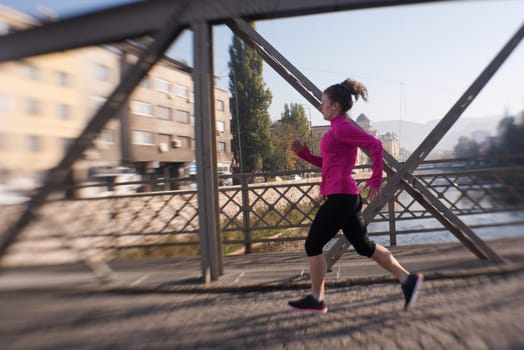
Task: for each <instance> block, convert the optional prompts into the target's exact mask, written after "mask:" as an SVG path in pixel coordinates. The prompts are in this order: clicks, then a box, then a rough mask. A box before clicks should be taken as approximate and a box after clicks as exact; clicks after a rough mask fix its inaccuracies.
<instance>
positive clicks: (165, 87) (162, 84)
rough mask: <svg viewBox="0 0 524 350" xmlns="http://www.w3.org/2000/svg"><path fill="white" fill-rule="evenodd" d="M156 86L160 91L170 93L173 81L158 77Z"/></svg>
mask: <svg viewBox="0 0 524 350" xmlns="http://www.w3.org/2000/svg"><path fill="white" fill-rule="evenodd" d="M155 88H156V89H157V90H158V91H160V92H165V93H166V94H169V93H170V92H171V83H170V82H169V81H167V80H164V79H159V78H156V80H155Z"/></svg>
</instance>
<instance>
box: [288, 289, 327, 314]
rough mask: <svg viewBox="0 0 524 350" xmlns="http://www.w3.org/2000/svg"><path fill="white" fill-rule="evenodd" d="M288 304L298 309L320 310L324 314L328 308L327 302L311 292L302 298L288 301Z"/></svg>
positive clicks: (307, 310)
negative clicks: (319, 299)
mask: <svg viewBox="0 0 524 350" xmlns="http://www.w3.org/2000/svg"><path fill="white" fill-rule="evenodd" d="M288 305H289V307H290V308H292V309H293V310H297V311H306V312H319V313H323V314H324V313H326V312H327V310H328V309H327V306H326V303H325V302H324V301H323V300H322V301H318V300H317V299H316V298H315V297H314V296H312V295H311V294H310V295H307V296H306V297H304V298H302V299H298V300H294V301H290V302H288Z"/></svg>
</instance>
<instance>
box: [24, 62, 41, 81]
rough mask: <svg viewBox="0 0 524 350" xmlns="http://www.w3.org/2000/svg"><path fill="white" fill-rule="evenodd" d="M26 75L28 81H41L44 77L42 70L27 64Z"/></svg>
mask: <svg viewBox="0 0 524 350" xmlns="http://www.w3.org/2000/svg"><path fill="white" fill-rule="evenodd" d="M25 75H26V77H27V78H28V79H31V80H40V78H41V77H42V73H41V72H40V69H38V67H36V66H35V65H33V64H31V63H27V64H26V65H25Z"/></svg>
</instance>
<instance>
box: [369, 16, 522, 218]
mask: <svg viewBox="0 0 524 350" xmlns="http://www.w3.org/2000/svg"><path fill="white" fill-rule="evenodd" d="M523 37H524V23H523V24H522V26H521V27H520V29H519V30H518V31H517V32H516V33H515V34H514V35H513V36H512V37H511V39H510V40H509V41H508V42H507V43H506V45H504V47H502V49H501V50H500V51H499V53H498V54H497V55H496V56H495V57H494V58H493V60H492V61H491V62H490V63H489V64H488V65H487V66H486V68H485V69H484V70H483V71H482V73H480V75H479V76H478V77H477V79H475V81H474V82H473V83H472V84H471V85H470V86H469V87H468V89H467V90H466V91H465V92H464V94H462V96H461V97H460V98H459V99H458V101H457V102H456V103H455V104H454V105H453V107H451V109H450V110H449V111H448V112H447V113H446V115H445V116H444V117H443V118H442V119H441V121H440V122H439V123H438V124H437V125H436V126H435V128H434V129H433V130H432V131H431V132H430V133H429V134H428V135H427V136H426V138H425V139H424V140H423V141H422V143H421V144H420V145H419V146H418V147H417V149H416V150H415V151H414V152H413V153H412V154H411V155H410V157H409V158H408V160H407V161H406V162H405V163H404V166H403V167H401V168H399V169H398V171H397V173H396V174H394V175H393V177H392V178H391V179H389V181H388V183H387V184H386V186H385V187H384V189H383V191H382V196H381V197H380V198H379V199H377V200H376V201H374V202H373V203H371V204H370V206H369V209H368V212H369V214H367V215H366V219H367V220H369V219H371V218H372V217H374V216H375V215H376V214H377V213H378V212H379V210H380V208H382V207H383V206H384V205H386V203H387V202H388V201H389V200H390V198H391V196H392V195H393V193H394V191H395V188H396V187H397V186H398V182H399V181H400V179H401V178H403V177H404V176H405V175H406V174H407V173H409V172H412V171H413V170H415V169H416V168H417V167H418V166H419V165H420V163H421V162H422V161H424V159H425V158H426V157H427V155H428V154H429V153H430V152H431V151H432V150H433V148H434V147H435V146H436V145H437V144H438V142H439V141H440V140H441V139H442V137H443V136H444V135H445V134H446V133H447V132H448V130H449V129H450V128H451V127H452V126H453V125H454V124H455V122H456V121H457V120H458V119H459V117H460V116H461V115H462V113H463V112H464V111H465V110H466V108H467V107H468V106H469V105H470V104H471V102H472V101H473V100H474V99H475V97H477V95H478V94H479V93H480V91H481V90H482V89H483V88H484V86H486V84H487V83H488V82H489V80H490V79H491V78H492V77H493V75H495V73H496V72H497V71H498V69H499V68H500V67H501V66H502V64H503V63H504V62H505V61H506V59H507V58H508V57H509V55H510V54H511V53H512V52H513V50H515V48H516V47H517V46H518V45H519V44H520V42H521V40H522V38H523Z"/></svg>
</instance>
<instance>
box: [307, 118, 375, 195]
mask: <svg viewBox="0 0 524 350" xmlns="http://www.w3.org/2000/svg"><path fill="white" fill-rule="evenodd" d="M346 118H347V116H346V115H345V114H341V115H338V116H336V117H335V118H333V119H332V120H331V128H330V129H329V131H328V132H327V133H326V134H325V135H324V136H323V137H322V140H321V141H320V154H321V156H320V157H319V156H316V155H314V154H312V153H311V151H310V150H309V148H307V147H304V149H303V150H302V151H300V153H299V154H298V156H299V157H300V158H302V159H304V160H305V161H307V162H309V163H311V164H313V165H316V166H318V167H321V168H322V183H321V184H320V194H322V195H324V196H328V195H331V194H358V193H359V190H358V187H357V184H356V182H355V180H354V179H353V177H352V176H351V173H352V171H353V168H354V167H355V162H356V159H357V150H358V147H361V148H366V149H368V150H369V152H370V156H371V161H372V162H373V165H372V174H371V177H370V178H369V180H368V182H367V183H368V185H369V186H373V187H377V188H378V187H380V186H381V184H382V169H383V163H382V143H381V142H380V140H378V139H376V138H374V137H373V136H371V135H369V134H368V133H366V132H365V131H363V130H361V129H360V128H358V127H357V126H355V125H353V124H352V123H351V122H350V121H349V120H347V119H346Z"/></svg>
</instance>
